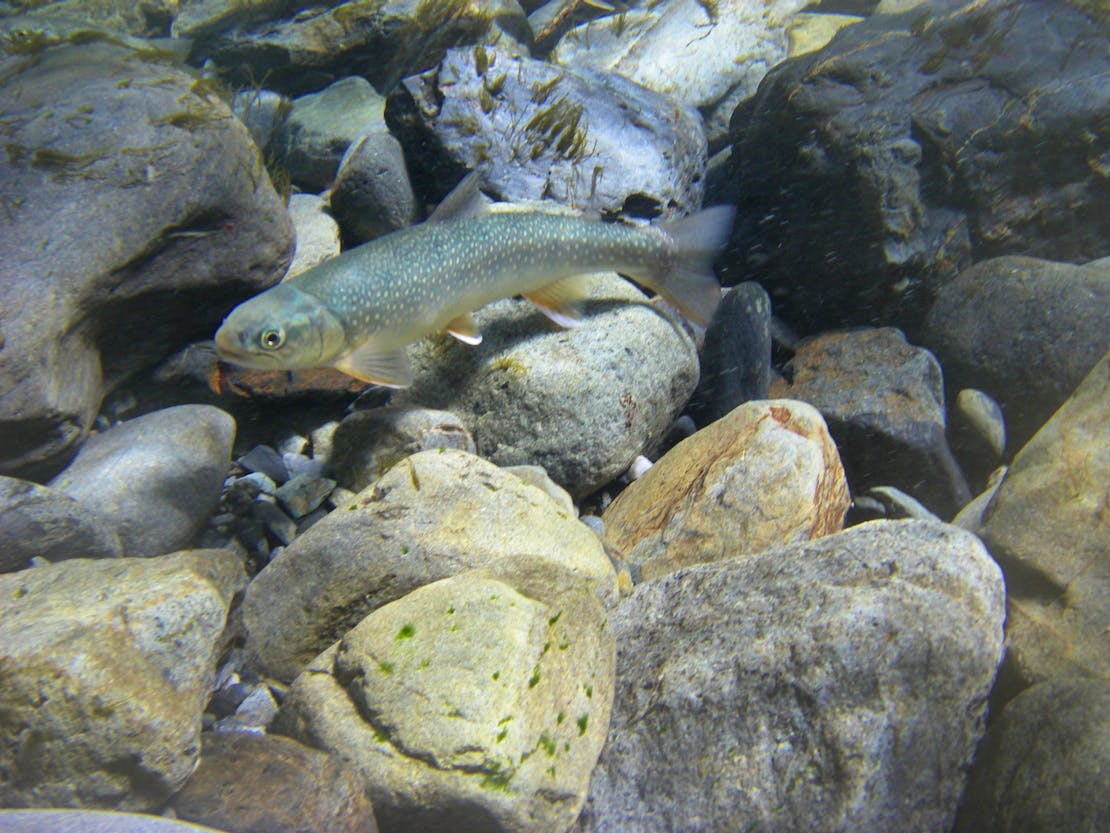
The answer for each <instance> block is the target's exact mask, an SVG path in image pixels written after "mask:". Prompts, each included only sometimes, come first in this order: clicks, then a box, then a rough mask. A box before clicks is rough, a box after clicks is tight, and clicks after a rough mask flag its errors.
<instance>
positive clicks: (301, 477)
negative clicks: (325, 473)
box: [277, 474, 335, 518]
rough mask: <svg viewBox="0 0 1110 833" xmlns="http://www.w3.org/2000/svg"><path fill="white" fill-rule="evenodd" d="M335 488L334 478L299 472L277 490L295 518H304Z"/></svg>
mask: <svg viewBox="0 0 1110 833" xmlns="http://www.w3.org/2000/svg"><path fill="white" fill-rule="evenodd" d="M334 488H335V481H334V480H330V479H328V478H326V477H317V476H315V475H311V474H298V475H296V476H295V477H293V479H292V480H290V481H289V482H288V483H286V484H285V485H284V486H282V487H281V488H280V489H278V490H277V499H278V500H280V501H281V505H282V506H284V507H285V510H286V511H287V512H288V513H289V514H290V515H292V516H293V517H294V518H303V517H304V516H305V515H307V514H308V513H309V512H311V511H312V510H314V509H316V508H317V507H318V506H319V505H320V504H321V503H323V502H324V500H326V499H327V496H328V495H330V494H331V490H332V489H334Z"/></svg>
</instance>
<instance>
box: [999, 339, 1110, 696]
mask: <svg viewBox="0 0 1110 833" xmlns="http://www.w3.org/2000/svg"><path fill="white" fill-rule="evenodd" d="M1107 413H1110V354H1107V355H1105V356H1103V358H1102V359H1101V361H1099V363H1098V364H1097V365H1095V367H1094V368H1093V369H1092V370H1091V372H1090V373H1089V374H1088V375H1087V377H1086V378H1085V379H1084V380H1083V382H1081V383H1080V385H1079V387H1078V388H1077V389H1076V390H1075V392H1074V393H1073V394H1072V396H1071V398H1070V399H1068V401H1067V402H1065V403H1064V404H1063V405H1062V406H1061V408H1060V409H1059V410H1058V411H1057V412H1056V413H1055V414H1054V415H1053V416H1052V418H1051V419H1050V420H1049V421H1048V422H1047V423H1045V425H1044V426H1043V427H1042V428H1041V430H1040V431H1038V432H1037V434H1036V435H1035V436H1034V437H1033V438H1032V439H1031V440H1030V441H1029V442H1028V443H1027V444H1026V445H1025V447H1024V448H1022V450H1021V451H1020V452H1019V453H1018V455H1017V457H1015V458H1014V461H1013V463H1012V465H1011V466H1010V469H1009V472H1008V474H1007V475H1006V479H1005V480H1003V481H1002V484H1001V485H1000V486H999V488H998V491H997V492H996V493H995V496H994V499H993V500H992V501H991V503H990V505H989V506H988V507H987V510H986V512H985V514H984V520H983V527H982V529H981V531H980V533H979V534H980V536H981V537H982V538H983V540H984V542H985V543H986V545H987V548H988V549H989V550H990V552H991V554H992V555H993V556H994V557H995V558H996V559H997V560H998V562H999V563H1000V564H1001V565H1002V569H1003V571H1004V572H1005V574H1006V584H1007V588H1008V590H1009V597H1010V601H1009V617H1010V621H1009V623H1008V634H1007V635H1008V640H1009V646H1010V647H1009V655H1008V663H1009V664H1010V665H1011V670H1012V671H1016V672H1017V676H1018V677H1019V679H1020V680H1021V681H1022V682H1023V683H1025V684H1030V683H1034V682H1039V681H1041V680H1044V679H1047V678H1049V677H1052V676H1055V675H1058V674H1061V673H1067V674H1073V675H1082V676H1097V677H1104V678H1105V677H1110V641H1108V640H1107V638H1106V634H1107V633H1108V632H1110V510H1108V507H1110V421H1108V420H1107V418H1106V415H1107Z"/></svg>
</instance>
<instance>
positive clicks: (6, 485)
mask: <svg viewBox="0 0 1110 833" xmlns="http://www.w3.org/2000/svg"><path fill="white" fill-rule="evenodd" d="M113 526H114V525H113V523H112V521H111V519H109V518H105V517H102V516H100V515H98V514H97V513H95V512H93V511H92V510H90V509H88V508H87V507H85V506H83V505H81V504H80V503H78V502H77V501H76V500H74V499H73V498H71V497H69V496H68V495H64V494H62V493H61V492H58V491H55V490H54V489H49V488H47V487H46V486H40V485H38V484H37V483H31V482H30V481H28V480H18V479H17V478H14V477H0V572H5V573H6V572H10V571H13V570H22V569H24V568H25V567H29V566H30V560H31V559H32V558H45V559H46V560H47V561H51V562H53V561H65V560H66V559H69V558H119V557H121V556H122V555H123V546H122V545H121V544H120V540H119V536H118V535H117V534H116V531H115V529H114V528H113Z"/></svg>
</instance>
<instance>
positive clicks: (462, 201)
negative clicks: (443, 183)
mask: <svg viewBox="0 0 1110 833" xmlns="http://www.w3.org/2000/svg"><path fill="white" fill-rule="evenodd" d="M480 182H481V179H480V177H479V176H478V172H477V171H471V172H470V173H468V174H467V175H466V176H465V177H463V179H462V181H461V182H460V183H459V184H458V185H456V186H455V187H454V188H453V189H451V193H449V194H448V195H447V196H446V197H444V198H443V200H442V202H440V204H439V205H438V206H436V210H435V211H433V212H432V214H431V216H430V217H429V218H428V219H427V220H426V221H425V222H428V223H443V222H446V221H448V220H460V219H462V218H464V217H481V216H482V215H483V214H486V213H487V212H488V210H489V206H488V205H487V204H486V200H485V198H484V197H483V196H482V192H481V191H479V190H478V185H479V184H480Z"/></svg>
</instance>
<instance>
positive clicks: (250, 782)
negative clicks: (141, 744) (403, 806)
mask: <svg viewBox="0 0 1110 833" xmlns="http://www.w3.org/2000/svg"><path fill="white" fill-rule="evenodd" d="M171 806H172V807H173V809H174V812H176V813H177V815H178V817H180V818H182V819H185V820H187V821H193V822H198V823H200V824H208V825H211V826H213V827H216V828H219V829H220V830H225V831H227V833H377V831H378V825H377V823H376V822H375V820H374V810H373V807H371V806H370V799H368V798H367V797H366V794H365V792H364V791H363V786H362V782H361V781H359V779H358V777H357V776H356V775H355V774H354V772H353V771H352V770H351V769H350V767H348V766H346V765H345V764H344V763H343V762H342V761H341V760H339V759H338V758H336V757H333V756H331V755H328V754H326V753H324V752H320V751H319V750H317V749H310V748H309V747H307V746H302V745H301V744H299V743H297V742H296V741H294V740H290V739H289V738H283V737H279V736H276V735H256V734H253V733H250V732H222V733H207V734H205V735H204V736H203V744H202V746H201V751H200V765H199V766H198V767H197V770H196V772H194V773H193V774H192V775H191V776H190V777H189V780H188V782H187V783H186V784H185V787H184V789H182V790H181V792H179V793H178V794H177V795H176V796H174V799H173V804H172V805H171Z"/></svg>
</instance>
